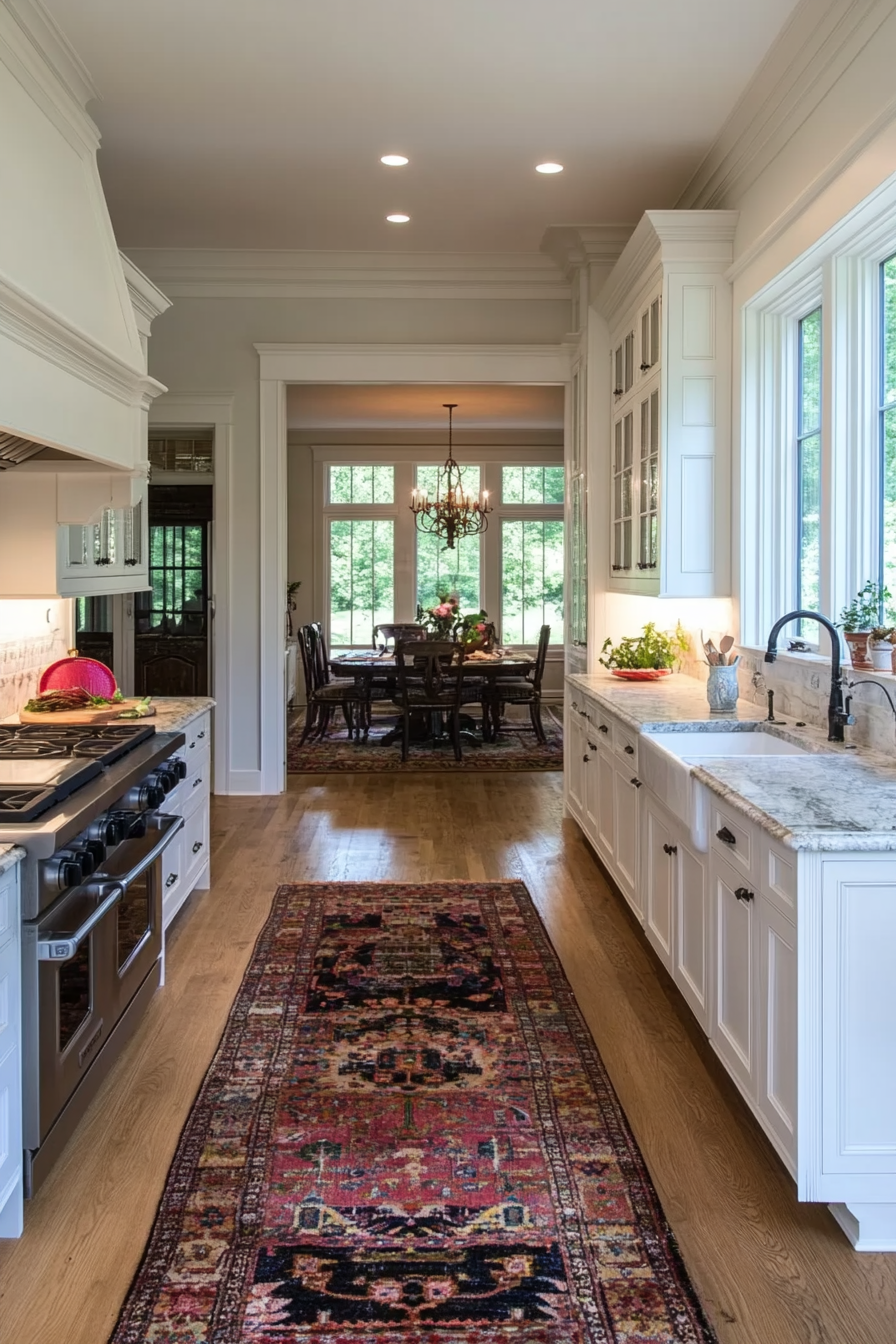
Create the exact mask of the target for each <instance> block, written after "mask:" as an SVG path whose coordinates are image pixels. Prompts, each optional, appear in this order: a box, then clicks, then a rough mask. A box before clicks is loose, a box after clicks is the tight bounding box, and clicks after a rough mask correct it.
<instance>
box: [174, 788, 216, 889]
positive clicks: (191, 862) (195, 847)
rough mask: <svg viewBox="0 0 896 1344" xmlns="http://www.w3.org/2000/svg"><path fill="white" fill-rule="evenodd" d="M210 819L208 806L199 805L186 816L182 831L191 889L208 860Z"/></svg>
mask: <svg viewBox="0 0 896 1344" xmlns="http://www.w3.org/2000/svg"><path fill="white" fill-rule="evenodd" d="M208 821H209V818H208V806H207V805H205V806H199V807H197V808H196V809H195V811H193V812H191V813H190V815H189V816H188V817H187V818H186V820H185V821H184V829H183V831H182V832H181V845H182V847H183V867H184V875H185V881H186V883H187V885H188V887H190V888H191V889H192V887H193V885H194V883H195V879H196V877H197V875H198V874H199V873H200V872H201V871H202V869H203V868H204V867H205V864H206V862H207V860H208V840H209V825H208Z"/></svg>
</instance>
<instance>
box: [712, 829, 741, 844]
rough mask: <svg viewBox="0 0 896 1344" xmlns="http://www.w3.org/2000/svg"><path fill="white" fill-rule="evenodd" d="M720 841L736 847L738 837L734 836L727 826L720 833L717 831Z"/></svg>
mask: <svg viewBox="0 0 896 1344" xmlns="http://www.w3.org/2000/svg"><path fill="white" fill-rule="evenodd" d="M716 836H717V838H718V839H719V840H723V841H724V843H725V844H726V845H736V844H737V836H736V835H732V834H731V832H730V831H729V829H728V827H727V826H723V827H722V829H721V830H720V831H716Z"/></svg>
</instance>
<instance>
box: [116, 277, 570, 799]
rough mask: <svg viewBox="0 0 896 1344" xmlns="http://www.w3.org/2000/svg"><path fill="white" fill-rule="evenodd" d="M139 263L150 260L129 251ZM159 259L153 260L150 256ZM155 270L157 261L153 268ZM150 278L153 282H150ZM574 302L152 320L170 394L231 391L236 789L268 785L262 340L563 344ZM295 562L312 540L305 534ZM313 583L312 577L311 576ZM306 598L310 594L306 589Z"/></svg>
mask: <svg viewBox="0 0 896 1344" xmlns="http://www.w3.org/2000/svg"><path fill="white" fill-rule="evenodd" d="M132 256H133V259H134V261H135V263H136V264H137V265H138V266H141V269H143V268H144V265H145V264H147V263H146V260H145V259H144V258H142V257H141V254H140V252H139V251H134V252H133V253H132ZM149 261H150V262H151V258H149ZM150 269H151V267H150ZM151 278H152V277H151ZM568 326H569V305H568V304H567V303H565V302H562V301H559V300H557V299H556V298H551V299H521V300H507V299H471V298H445V299H412V298H411V299H408V298H405V299H254V298H237V299H234V298H208V299H204V298H178V299H176V300H175V302H174V304H173V306H172V308H171V309H170V310H169V311H168V312H167V313H165V314H163V316H162V317H160V318H158V319H157V320H156V322H155V323H154V324H153V331H152V340H151V341H150V350H149V362H150V370H149V371H150V373H151V374H152V375H153V376H154V377H156V378H158V379H159V380H160V381H161V382H163V383H164V384H166V386H167V387H168V388H169V390H170V391H171V392H175V393H197V392H225V393H231V394H232V395H233V431H232V454H231V457H232V470H231V479H230V483H229V485H230V499H231V510H232V526H231V546H230V556H229V564H230V569H231V598H230V613H229V615H230V631H231V635H230V646H231V647H230V650H229V657H230V666H231V696H230V700H231V703H230V706H229V707H228V713H227V732H228V734H229V747H230V753H229V755H230V774H231V779H230V788H231V790H232V791H233V792H247V793H251V792H257V791H258V789H259V788H260V777H259V769H260V740H259V736H260V734H259V725H260V713H261V711H260V709H259V666H260V637H259V613H258V599H259V386H258V355H257V353H256V351H255V348H254V345H255V342H301V341H310V342H325V343H332V344H351V343H366V342H369V343H396V344H401V343H420V344H461V345H464V344H469V345H475V346H479V345H488V344H498V345H524V344H535V345H556V344H557V343H559V342H560V341H561V340H562V339H563V335H564V333H565V332H566V330H567V328H568ZM294 544H295V545H296V546H297V547H298V549H297V550H294V551H293V556H294V557H295V559H296V560H298V558H299V557H300V555H301V547H302V546H303V545H305V544H308V543H307V542H302V541H301V540H297V541H296V542H295V543H294ZM303 589H304V583H303ZM301 595H302V598H303V600H305V599H306V598H307V597H308V596H309V594H308V593H306V592H303V593H302V594H301Z"/></svg>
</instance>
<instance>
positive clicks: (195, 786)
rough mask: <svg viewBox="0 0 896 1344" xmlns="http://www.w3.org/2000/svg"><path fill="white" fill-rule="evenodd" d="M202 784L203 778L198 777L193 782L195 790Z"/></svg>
mask: <svg viewBox="0 0 896 1344" xmlns="http://www.w3.org/2000/svg"><path fill="white" fill-rule="evenodd" d="M201 783H202V776H201V775H197V776H196V778H195V779H194V780H193V788H194V789H196V788H198V787H199V785H200V784H201Z"/></svg>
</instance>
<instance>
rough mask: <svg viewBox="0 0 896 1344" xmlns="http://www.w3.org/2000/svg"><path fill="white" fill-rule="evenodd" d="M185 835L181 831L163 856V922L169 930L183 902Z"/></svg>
mask: <svg viewBox="0 0 896 1344" xmlns="http://www.w3.org/2000/svg"><path fill="white" fill-rule="evenodd" d="M183 842H184V833H183V831H182V830H181V831H179V832H178V834H177V835H176V836H175V838H174V839H173V840H172V841H171V844H170V845H168V847H167V848H166V850H165V852H164V853H163V855H162V922H163V924H164V926H165V928H166V929H167V927H168V925H169V924H170V923H171V920H172V919H173V918H174V916H175V915H176V914H177V911H178V910H179V909H180V906H181V904H182V901H183V892H184V891H185V884H184V876H185V873H184V868H185V865H184V850H183Z"/></svg>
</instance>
